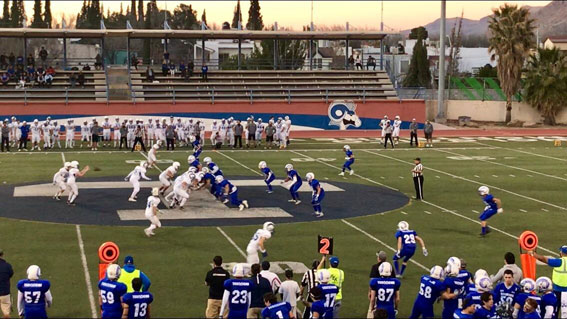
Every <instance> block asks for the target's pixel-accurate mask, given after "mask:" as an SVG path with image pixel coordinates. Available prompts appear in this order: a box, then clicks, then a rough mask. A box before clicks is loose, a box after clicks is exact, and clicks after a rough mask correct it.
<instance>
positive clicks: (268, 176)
mask: <svg viewBox="0 0 567 319" xmlns="http://www.w3.org/2000/svg"><path fill="white" fill-rule="evenodd" d="M262 173H264V179H265V180H266V181H268V180H272V181H273V180H274V179H275V178H276V175H274V172H273V171H272V170H271V169H270V168H269V167H264V168H262Z"/></svg>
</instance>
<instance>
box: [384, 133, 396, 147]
mask: <svg viewBox="0 0 567 319" xmlns="http://www.w3.org/2000/svg"><path fill="white" fill-rule="evenodd" d="M388 140H390V144H392V148H394V141H393V140H392V133H386V136H384V148H387V146H388Z"/></svg>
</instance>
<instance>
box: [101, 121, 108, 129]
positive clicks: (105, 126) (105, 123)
mask: <svg viewBox="0 0 567 319" xmlns="http://www.w3.org/2000/svg"><path fill="white" fill-rule="evenodd" d="M102 129H103V130H110V122H108V121H106V122H104V123H102Z"/></svg>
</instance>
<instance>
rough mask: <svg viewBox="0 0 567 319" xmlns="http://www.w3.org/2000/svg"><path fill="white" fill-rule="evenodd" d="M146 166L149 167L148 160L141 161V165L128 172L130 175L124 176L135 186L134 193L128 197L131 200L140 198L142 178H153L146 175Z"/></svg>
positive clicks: (148, 179) (149, 179)
mask: <svg viewBox="0 0 567 319" xmlns="http://www.w3.org/2000/svg"><path fill="white" fill-rule="evenodd" d="M146 167H148V166H147V162H146V161H140V165H138V166H136V167H135V168H134V169H133V170H132V171H131V172H130V174H128V176H126V177H125V178H124V180H125V181H129V182H130V183H131V184H132V186H133V187H134V189H133V190H132V194H131V195H130V198H128V201H130V202H135V201H136V199H137V198H138V196H137V195H138V193H139V192H140V179H142V178H143V179H145V180H147V181H151V180H152V179H151V178H149V177H147V176H146Z"/></svg>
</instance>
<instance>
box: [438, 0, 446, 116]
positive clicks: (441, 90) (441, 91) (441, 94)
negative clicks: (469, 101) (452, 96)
mask: <svg viewBox="0 0 567 319" xmlns="http://www.w3.org/2000/svg"><path fill="white" fill-rule="evenodd" d="M446 9H447V2H446V0H441V23H440V24H441V29H440V30H439V31H440V32H439V84H438V86H437V87H438V91H437V117H436V119H435V120H436V121H437V122H445V121H446V118H445V117H446V115H445V13H446Z"/></svg>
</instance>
